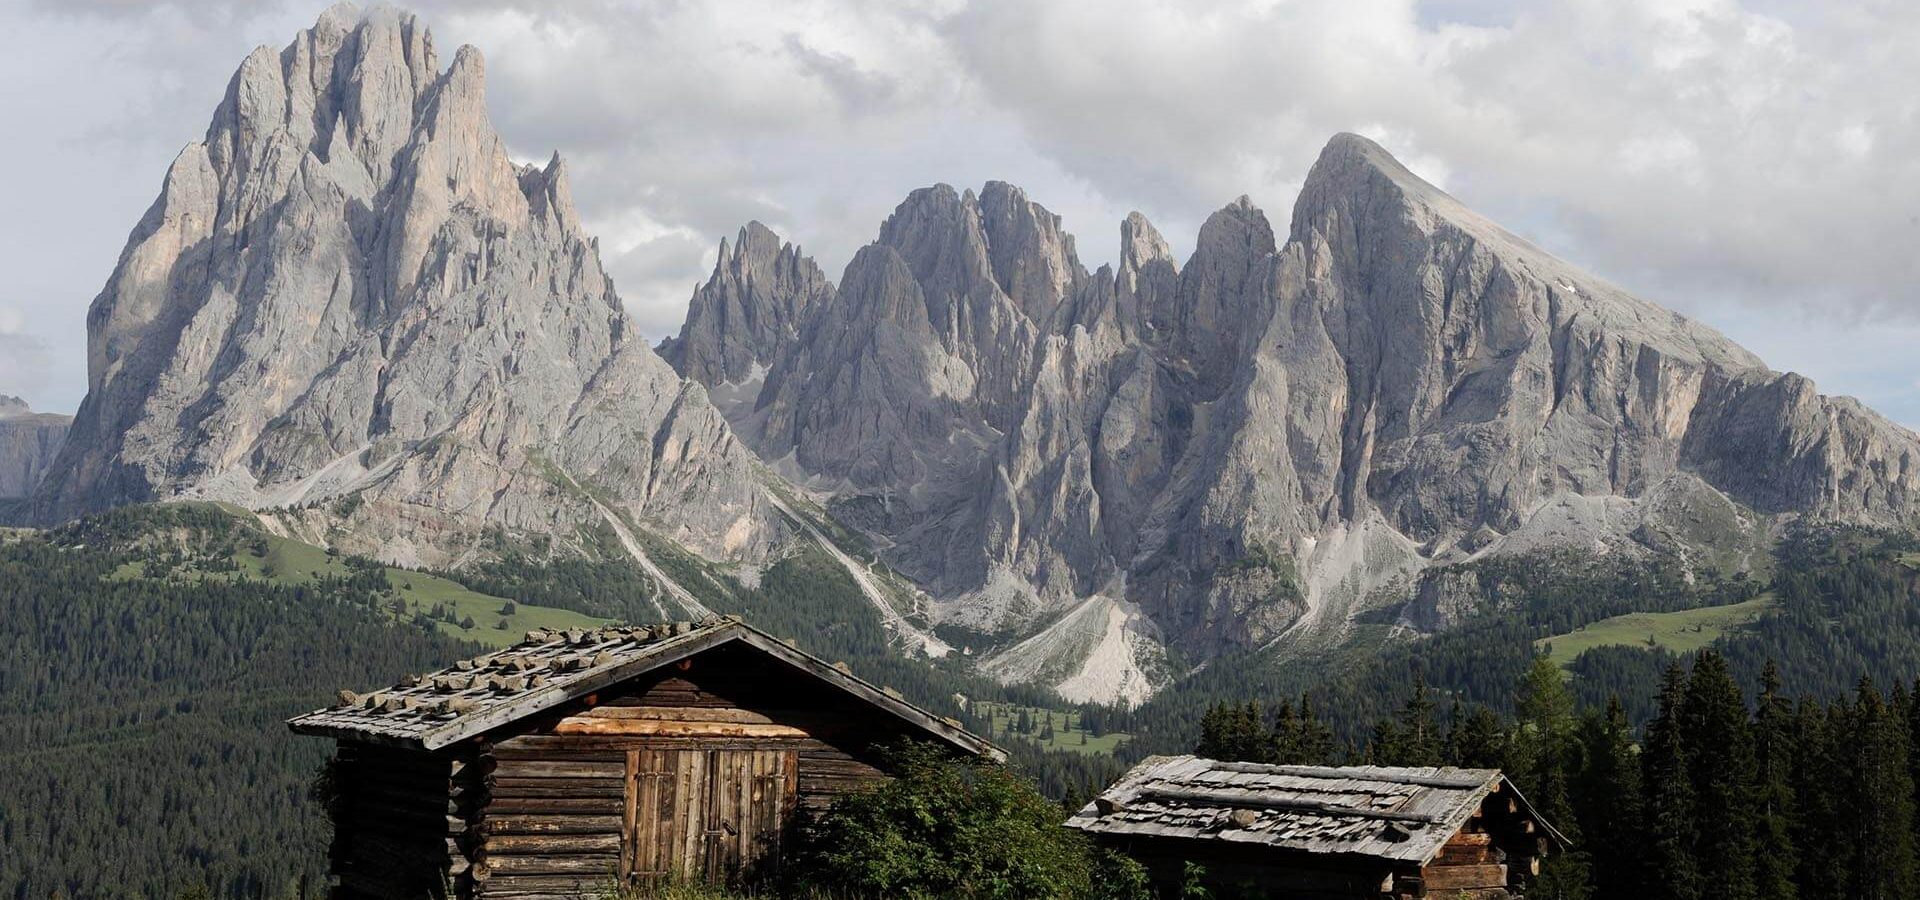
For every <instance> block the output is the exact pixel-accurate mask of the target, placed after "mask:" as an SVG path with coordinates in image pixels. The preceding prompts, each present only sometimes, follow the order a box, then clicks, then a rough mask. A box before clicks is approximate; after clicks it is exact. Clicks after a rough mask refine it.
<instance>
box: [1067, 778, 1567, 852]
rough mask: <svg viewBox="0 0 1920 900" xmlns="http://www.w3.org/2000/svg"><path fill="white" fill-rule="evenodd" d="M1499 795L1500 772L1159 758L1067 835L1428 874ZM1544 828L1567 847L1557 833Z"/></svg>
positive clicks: (1074, 821) (1097, 803)
mask: <svg viewBox="0 0 1920 900" xmlns="http://www.w3.org/2000/svg"><path fill="white" fill-rule="evenodd" d="M1496 789H1501V790H1509V791H1511V790H1513V787H1512V785H1511V784H1509V783H1507V782H1506V778H1505V777H1504V776H1502V775H1501V774H1500V772H1499V770H1497V769H1454V768H1395V767H1387V766H1347V767H1341V768H1332V767H1324V766H1270V765H1261V764H1258V763H1237V762H1220V761H1217V760H1211V759H1202V758H1200V757H1196V756H1151V757H1148V758H1147V759H1146V760H1145V761H1144V762H1142V763H1140V765H1138V766H1136V767H1134V769H1133V771H1131V772H1128V773H1127V774H1126V776H1125V777H1123V778H1121V779H1120V780H1119V781H1118V782H1116V783H1115V784H1114V785H1113V787H1111V788H1108V789H1107V790H1106V791H1105V792H1103V793H1101V794H1100V796H1099V797H1097V798H1095V800H1094V801H1093V802H1092V803H1089V804H1087V805H1086V807H1084V808H1082V809H1081V810H1080V811H1079V812H1078V813H1075V814H1074V816H1073V817H1072V818H1070V819H1068V820H1067V826H1068V827H1070V828H1078V829H1080V830H1082V831H1086V832H1090V833H1094V834H1104V835H1146V836H1157V837H1173V838H1190V839H1197V840H1210V841H1228V842H1233V843H1241V844H1263V845H1267V846H1270V847H1273V848H1275V849H1280V850H1291V851H1301V852H1307V853H1331V854H1348V855H1358V856H1370V857H1376V858H1380V859H1386V860H1392V861H1396V862H1411V863H1415V864H1419V865H1424V864H1426V863H1427V862H1429V861H1431V860H1432V859H1433V857H1434V855H1435V854H1437V853H1439V851H1440V847H1441V845H1443V844H1445V843H1446V842H1447V839H1448V838H1451V837H1452V836H1453V835H1454V834H1455V833H1457V832H1458V831H1459V830H1460V829H1461V827H1463V826H1464V825H1466V822H1467V819H1468V818H1469V817H1471V816H1472V815H1473V813H1474V811H1475V810H1476V809H1479V808H1480V803H1481V801H1482V800H1483V799H1485V798H1486V796H1487V795H1488V794H1489V793H1492V792H1493V791H1494V790H1496ZM1514 796H1516V797H1519V794H1518V792H1517V791H1516V792H1515V794H1514ZM1520 802H1521V803H1522V804H1523V805H1524V804H1525V798H1521V801H1520ZM1527 809H1528V812H1529V814H1532V810H1531V807H1528V808H1527ZM1534 818H1536V819H1538V816H1537V815H1536V816H1534ZM1541 824H1542V825H1543V826H1545V827H1546V830H1547V832H1548V833H1549V834H1551V835H1552V836H1553V837H1554V838H1555V839H1556V840H1560V841H1561V843H1563V844H1564V843H1565V840H1564V839H1563V838H1561V837H1560V835H1559V833H1558V832H1555V831H1553V829H1552V826H1550V825H1546V823H1545V822H1542V823H1541Z"/></svg>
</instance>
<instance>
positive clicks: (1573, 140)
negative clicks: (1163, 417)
mask: <svg viewBox="0 0 1920 900" xmlns="http://www.w3.org/2000/svg"><path fill="white" fill-rule="evenodd" d="M321 8H322V4H321V3H318V2H305V3H278V2H249V0H192V2H190V0H180V2H171V3H167V2H162V3H149V2H142V0H0V82H3V83H5V84H6V85H7V89H6V90H5V91H4V92H0V122H5V123H6V128H7V132H8V133H9V134H11V135H12V138H10V139H9V140H6V141H0V161H4V164H5V168H6V170H7V171H9V172H11V173H12V174H11V175H10V176H8V178H7V179H6V189H5V194H6V196H7V198H8V204H7V210H8V213H9V214H8V215H6V216H0V272H4V273H5V274H4V277H0V394H7V393H11V394H20V395H23V396H25V397H27V398H28V399H29V400H30V401H31V402H32V403H33V405H34V406H35V407H36V408H41V409H47V410H57V411H71V410H72V409H73V408H74V407H75V406H76V405H78V403H79V401H80V398H81V396H82V394H83V393H84V392H85V384H86V371H85V369H86V365H85V354H84V348H85V340H86V334H85V326H84V313H85V310H86V306H87V303H88V302H89V301H90V300H91V299H92V297H93V295H94V294H95V293H96V292H97V291H98V290H99V288H100V286H101V284H102V283H103V282H104V280H105V279H106V276H107V274H108V272H109V271H110V270H111V268H112V266H113V263H114V260H115V258H116V257H117V255H118V254H119V252H120V248H121V245H122V244H123V242H124V241H125V239H126V234H127V231H128V230H129V229H130V228H131V227H132V226H133V224H134V222H135V221H136V220H137V219H138V218H139V216H140V214H141V212H142V211H143V210H145V208H146V207H147V206H148V204H150V203H151V202H152V200H153V197H154V195H155V194H156V193H157V191H158V189H159V185H160V181H161V176H162V174H163V173H164V172H165V169H166V166H167V163H168V162H169V161H170V160H171V159H172V158H173V156H174V154H175V153H177V152H178V151H179V149H180V147H181V146H182V145H183V144H185V143H186V142H188V141H190V140H193V139H196V138H197V137H199V136H200V134H201V133H202V132H203V131H204V130H205V127H206V123H207V119H208V117H209V115H210V114H211V112H212V110H213V107H214V105H215V103H216V102H217V101H218V99H219V97H220V95H221V94H222V92H223V90H224V88H225V85H226V82H227V80H228V77H229V76H230V75H231V74H232V71H233V69H234V68H235V67H237V65H238V64H239V61H240V60H241V58H242V57H244V56H245V55H246V53H247V52H248V50H250V49H251V48H252V47H254V46H255V45H258V44H263V43H264V44H269V45H272V46H274V47H279V46H282V45H284V44H285V43H287V42H288V41H289V40H290V39H291V37H292V35H293V33H294V32H295V31H296V30H298V29H299V28H301V27H304V26H306V25H309V24H311V23H312V21H313V20H314V19H315V18H316V17H317V16H318V14H319V13H320V10H321ZM411 8H413V9H414V10H416V11H417V12H419V13H420V14H422V15H423V16H424V17H425V18H426V20H427V21H428V23H429V25H430V26H431V27H432V29H433V31H434V33H435V37H436V42H437V43H438V45H439V47H440V49H441V54H442V59H451V58H452V50H453V48H454V47H456V46H457V45H459V44H461V43H471V44H474V45H476V46H478V47H480V48H481V49H482V50H483V51H484V52H485V54H486V56H487V61H488V80H489V104H490V107H491V110H492V114H493V118H494V121H495V124H496V125H497V126H498V127H499V129H500V131H501V132H502V134H504V135H505V137H506V140H507V142H508V144H509V146H510V147H511V149H512V151H513V152H514V154H515V155H516V156H518V157H522V158H525V159H528V160H535V159H538V160H544V159H545V158H546V157H547V155H548V154H550V153H551V152H552V151H553V150H555V149H558V150H560V151H561V152H562V153H563V154H564V155H565V156H567V157H568V159H569V160H570V162H571V164H572V165H573V170H574V191H575V197H576V200H577V201H578V204H579V206H580V207H581V211H582V213H583V214H584V216H585V217H586V219H587V220H588V223H589V226H590V228H591V229H592V230H593V231H594V232H595V233H597V234H599V235H600V237H601V240H602V248H603V252H604V253H605V255H606V257H607V262H608V267H609V269H610V270H611V271H612V272H613V274H614V277H615V279H616V281H617V283H618V285H619V288H620V291H621V294H622V296H623V297H624V299H625V302H626V304H627V306H628V308H629V310H631V311H632V312H633V313H634V315H635V316H636V317H637V319H638V320H639V321H640V322H641V324H642V326H643V327H644V328H645V329H646V330H647V331H648V332H649V333H650V334H652V335H654V336H659V335H662V334H665V333H668V332H671V331H674V330H677V328H678V325H679V322H680V318H681V315H682V313H683V311H684V309H685V305H686V301H687V297H688V295H689V294H690V293H691V290H692V287H693V284H694V282H695V281H696V280H697V279H699V278H700V277H701V276H702V275H703V274H705V272H706V271H707V270H708V269H709V268H710V267H711V266H712V264H713V254H714V247H715V244H716V243H717V241H718V240H719V238H720V237H722V236H724V235H730V234H732V233H733V231H734V230H735V229H737V228H738V227H739V226H740V225H741V224H742V223H743V222H745V221H747V220H748V219H753V218H758V219H760V220H762V221H764V222H766V223H768V224H769V225H771V226H773V227H774V228H775V229H776V230H778V231H780V232H781V233H782V234H783V235H785V236H787V237H788V238H789V239H792V240H795V241H797V242H799V243H801V244H802V245H803V246H804V247H806V249H807V250H808V251H809V252H811V253H813V254H814V255H815V256H816V257H818V258H819V259H820V262H821V264H822V265H823V266H825V267H826V268H827V270H828V271H829V272H836V273H837V272H838V271H839V269H840V268H841V267H842V266H843V265H844V264H845V263H846V261H847V260H848V259H849V258H851V256H852V253H853V251H854V250H855V249H856V248H857V247H858V246H860V245H861V244H863V243H865V242H866V241H868V240H870V239H871V238H872V236H873V234H874V233H875V231H876V230H877V228H878V225H879V222H880V220H881V219H882V218H883V217H884V216H885V215H886V213H887V212H888V211H889V210H890V209H892V207H893V205H894V204H895V203H897V202H898V201H899V199H900V198H901V197H902V196H904V195H905V194H906V192H907V191H908V190H910V189H912V188H914V187H917V186H922V185H926V184H930V183H933V182H937V181H945V182H948V183H951V184H955V185H959V186H977V185H979V184H980V183H981V182H983V181H985V180H987V179H991V178H998V179H1003V180H1007V181H1012V182H1014V183H1016V184H1019V185H1022V186H1024V187H1025V188H1027V191H1028V193H1029V195H1030V196H1032V197H1033V198H1034V199H1036V200H1039V201H1040V202H1042V203H1044V204H1046V205H1047V206H1049V207H1051V208H1052V209H1053V210H1054V211H1055V212H1058V213H1060V214H1062V215H1063V216H1064V217H1065V218H1066V225H1067V227H1068V229H1069V230H1071V231H1073V232H1074V233H1076V234H1077V235H1078V237H1079V248H1080V253H1081V256H1082V259H1083V260H1084V261H1086V262H1088V263H1089V264H1090V265H1097V264H1099V263H1100V262H1104V261H1111V260H1112V259H1113V258H1114V257H1115V255H1116V252H1117V249H1118V241H1119V221H1120V219H1121V218H1122V217H1123V216H1125V214H1126V213H1127V212H1128V211H1129V210H1135V209H1137V210H1140V211H1141V212H1144V213H1146V214H1147V216H1148V217H1149V218H1150V219H1152V220H1153V221H1154V222H1155V223H1156V224H1157V225H1159V226H1160V228H1161V229H1162V230H1163V231H1164V232H1165V233H1166V234H1167V236H1168V238H1169V239H1171V240H1172V241H1173V243H1174V246H1175V249H1176V251H1177V252H1180V253H1182V254H1183V255H1184V253H1186V252H1188V251H1189V250H1190V249H1191V246H1192V239H1193V234H1194V232H1195V230H1196V229H1197V228H1198V226H1199V223H1200V221H1201V220H1203V219H1204V218H1205V217H1206V215H1207V213H1208V212H1209V211H1211V210H1213V209H1215V208H1218V207H1219V206H1221V205H1223V204H1224V203H1226V202H1227V201H1229V200H1231V199H1232V198H1234V197H1236V196H1238V195H1240V194H1243V193H1244V194H1248V195H1250V196H1251V197H1252V198H1253V200H1254V202H1255V203H1257V204H1259V205H1260V206H1262V207H1264V208H1265V209H1266V210H1267V212H1268V215H1269V216H1270V217H1272V218H1273V219H1275V220H1276V222H1279V223H1282V227H1284V222H1285V220H1286V218H1287V214H1288V210H1289V209H1290V208H1291V206H1292V203H1293V198H1294V195H1295V193H1296V192H1297V191H1298V189H1299V185H1300V181H1301V179H1302V178H1303V177H1304V176H1305V174H1306V170H1307V167H1308V165H1309V164H1310V163H1311V162H1312V160H1313V158H1314V156H1315V154H1316V153H1317V152H1318V150H1319V149H1320V147H1321V145H1322V144H1323V143H1324V142H1325V141H1326V138H1327V137H1328V136H1329V135H1331V134H1333V133H1335V132H1338V131H1358V132H1360V133H1363V134H1366V135H1369V136H1371V137H1373V138H1375V139H1376V140H1379V141H1380V142H1381V143H1383V144H1384V145H1386V147H1387V148H1388V149H1389V150H1391V151H1393V152H1394V153H1395V154H1396V155H1398V156H1399V157H1400V158H1401V159H1402V160H1403V161H1405V162H1406V163H1408V164H1409V166H1410V167H1412V168H1413V169H1414V170H1415V171H1417V172H1419V173H1421V174H1422V175H1424V176H1426V177H1427V178H1428V179H1430V180H1432V181H1434V182H1436V183H1438V184H1440V185H1441V186H1442V187H1445V188H1446V189H1447V190H1449V191H1451V192H1452V193H1454V194H1455V195H1456V196H1458V197H1460V198H1461V199H1463V200H1464V201H1466V202H1467V203H1468V204H1469V205H1471V206H1474V207H1476V208H1478V209H1480V210H1481V211H1482V212H1484V213H1487V214H1488V215H1490V216H1492V217H1493V218H1495V219H1497V220H1499V221H1501V222H1503V223H1505V224H1507V225H1508V226H1509V227H1511V228H1512V229H1513V230H1515V231H1518V232H1520V233H1522V234H1525V235H1527V236H1529V237H1531V238H1532V239H1534V240H1535V241H1536V242H1537V243H1539V244H1541V245H1543V246H1545V247H1546V248H1548V249H1549V250H1552V251H1554V252H1556V253H1558V254H1560V255H1562V256H1564V257H1566V258H1568V259H1571V260H1573V261H1575V262H1577V263H1579V264H1581V265H1584V266H1586V267H1587V268H1589V269H1592V270H1594V271H1596V272H1598V273H1599V274H1601V275H1604V276H1606V277H1608V278H1610V279H1612V280H1613V281H1616V282H1618V283H1621V284H1623V285H1625V286H1627V287H1629V288H1631V289H1633V290H1634V291H1635V292H1637V293H1639V294H1641V295H1642V296H1645V297H1647V298H1649V299H1652V300H1655V301H1658V302H1661V303H1664V304H1667V305H1669V306H1671V307H1674V308H1676V309H1679V310H1681V311H1683V312H1686V313H1689V314H1691V315H1694V316H1696V317H1698V318H1700V319H1703V320H1705V321H1707V322H1709V323H1711V324H1713V325H1715V326H1717V327H1719V328H1720V329H1721V330H1723V331H1725V332H1727V333H1728V334H1730V335H1732V336H1733V337H1734V338H1735V339H1736V340H1739V341H1741V342H1742V343H1745V344H1746V345H1747V346H1749V347H1751V348H1752V349H1754V350H1755V351H1757V352H1759V353H1760V355H1761V356H1763V357H1764V358H1766V359H1767V360H1768V361H1769V362H1770V363H1772V364H1773V365H1774V366H1775V367H1776V368H1783V369H1793V370H1796V371H1799V372H1803V373H1805V374H1807V375H1810V376H1811V377H1813V378H1814V379H1815V380H1816V381H1818V382H1819V383H1820V385H1821V387H1822V389H1823V390H1826V391H1828V392H1833V393H1844V394H1852V395H1855V396H1858V397H1860V398H1862V399H1863V400H1865V401H1867V402H1868V403H1869V404H1871V405H1873V406H1875V407H1877V408H1879V409H1881V410H1882V411H1884V412H1886V413H1888V414H1889V415H1891V416H1893V417H1894V418H1895V419H1897V420H1899V421H1901V422H1903V423H1905V424H1907V425H1908V426H1910V427H1912V426H1920V296H1916V289H1915V286H1916V285H1917V284H1920V114H1917V109H1920V91H1917V90H1916V89H1915V86H1916V85H1920V55H1917V54H1916V53H1914V52H1913V48H1914V47H1916V46H1920V4H1913V3H1909V2H1905V0H1847V2H1820V3H1815V2H1789V0H1745V2H1738V0H1569V2H1564V3H1526V2H1513V0H1432V2H1420V0H1277V2H1275V0H1267V2H1218V3H1199V2H1187V3H1172V2H1148V0H1088V2H1051V3H1030V2H1026V0H1006V2H994V0H983V2H968V0H911V2H900V0H884V2H882V0H875V2H866V0H838V2H794V0H775V2H766V3H757V2H744V0H742V2H692V0H652V2H647V0H633V2H614V0H567V2H564V3H561V2H552V3H535V2H513V0H485V2H466V3H455V2H451V0H420V2H417V3H414V4H412V5H411Z"/></svg>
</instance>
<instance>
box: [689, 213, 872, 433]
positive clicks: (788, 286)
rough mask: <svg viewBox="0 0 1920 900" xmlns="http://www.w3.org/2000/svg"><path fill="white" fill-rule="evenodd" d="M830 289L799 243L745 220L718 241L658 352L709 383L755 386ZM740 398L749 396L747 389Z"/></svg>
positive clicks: (692, 377) (824, 276)
mask: <svg viewBox="0 0 1920 900" xmlns="http://www.w3.org/2000/svg"><path fill="white" fill-rule="evenodd" d="M833 290H834V288H833V283H832V282H830V281H828V280H827V277H826V274H825V273H824V272H822V271H821V270H820V267H819V266H818V265H816V264H815V263H814V261H813V260H812V258H810V257H808V256H806V255H804V254H803V253H802V252H801V250H800V248H799V247H796V246H794V245H793V244H790V243H787V242H786V241H784V240H782V239H781V238H780V236H779V235H778V234H775V233H774V231H773V229H771V228H768V227H767V226H765V225H763V224H761V223H759V222H757V221H755V222H748V223H747V224H746V225H745V226H743V227H742V228H741V229H740V232H739V234H738V235H737V236H736V237H735V238H734V241H733V243H732V245H731V246H729V245H728V243H727V240H726V239H725V238H722V239H721V240H720V249H719V253H718V254H716V256H715V260H714V265H713V274H712V275H710V276H708V278H707V280H706V282H705V283H703V284H701V285H700V286H699V287H698V288H696V289H695V290H694V293H693V299H692V300H691V301H690V302H689V303H688V305H687V318H686V321H685V322H684V323H682V324H681V326H680V334H679V335H678V336H677V337H672V338H668V339H667V340H665V341H662V342H661V344H660V355H661V356H662V357H663V358H665V359H666V361H667V362H668V363H669V364H671V365H672V366H673V367H674V369H675V370H676V371H678V372H679V373H680V374H681V375H683V376H685V377H688V378H691V379H693V380H695V381H698V382H700V383H702V384H705V385H707V386H709V387H713V388H717V387H718V386H720V385H723V384H727V385H736V386H741V385H748V384H749V383H754V384H756V385H757V382H758V379H759V378H760V377H761V376H762V375H764V374H765V372H766V370H767V368H768V367H769V366H771V365H772V363H773V360H774V357H775V356H776V355H777V354H778V353H779V352H780V351H781V350H782V349H784V348H786V347H787V346H789V345H790V344H792V343H793V342H794V340H795V339H796V337H797V335H798V334H799V331H800V329H801V328H802V327H804V325H805V323H806V321H807V318H808V316H809V315H810V314H811V313H812V311H813V310H814V309H815V308H817V307H818V306H819V304H820V303H821V302H822V301H823V300H824V299H825V298H827V297H829V296H831V295H832V294H833ZM739 399H741V400H750V399H751V394H750V392H749V393H748V394H746V395H745V396H743V397H741V398H739Z"/></svg>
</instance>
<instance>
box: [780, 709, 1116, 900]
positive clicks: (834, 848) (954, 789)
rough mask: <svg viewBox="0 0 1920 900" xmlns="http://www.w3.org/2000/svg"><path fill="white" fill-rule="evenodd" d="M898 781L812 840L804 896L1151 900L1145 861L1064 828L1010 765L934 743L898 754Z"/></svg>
mask: <svg viewBox="0 0 1920 900" xmlns="http://www.w3.org/2000/svg"><path fill="white" fill-rule="evenodd" d="M891 753H892V756H893V764H894V772H895V777H894V778H893V780H891V781H889V782H887V783H886V784H885V785H883V786H881V787H879V788H877V789H875V790H873V791H871V792H869V793H865V794H858V795H854V796H849V797H844V798H842V799H840V800H839V801H837V802H835V803H834V805H833V806H832V807H831V808H830V809H829V810H828V811H827V812H826V813H824V814H822V815H821V816H820V817H819V818H818V819H817V820H815V821H813V822H811V823H808V825H807V826H806V827H804V828H803V830H802V841H801V848H800V851H799V853H798V855H797V857H796V859H795V861H794V867H793V871H794V872H795V881H796V882H797V883H796V885H795V887H796V888H797V889H798V890H799V892H800V894H801V895H802V896H806V895H809V894H824V895H829V896H840V897H844V896H854V897H904V898H932V897H960V898H979V900H1042V898H1057V900H1147V898H1150V897H1151V896H1152V895H1151V894H1150V893H1149V891H1148V889H1147V881H1146V872H1145V870H1144V869H1142V868H1141V867H1140V865H1139V864H1138V863H1135V862H1134V861H1132V860H1130V859H1126V858H1125V857H1120V856H1116V855H1114V854H1110V853H1108V852H1106V851H1103V850H1100V849H1099V848H1097V847H1095V846H1094V845H1093V843H1092V842H1090V841H1088V840H1087V839H1086V838H1085V837H1084V836H1082V835H1079V834H1077V833H1074V832H1071V831H1068V830H1067V829H1065V828H1062V827H1060V822H1061V820H1062V818H1063V816H1064V815H1065V813H1064V811H1063V810H1062V809H1061V808H1060V807H1059V806H1058V805H1056V804H1054V803H1052V802H1050V801H1048V800H1047V799H1046V798H1045V797H1042V796H1041V795H1040V793H1039V792H1038V791H1036V790H1035V789H1034V787H1033V785H1031V784H1030V783H1028V782H1027V781H1026V780H1025V779H1023V778H1021V777H1020V776H1019V775H1017V774H1015V773H1014V772H1013V771H1011V770H1010V769H1008V768H1007V767H1005V766H1002V765H997V764H994V763H989V762H985V761H982V760H977V759H964V760H962V759H955V758H953V756H952V755H951V754H947V753H943V752H941V751H940V750H938V749H936V748H932V747H928V746H925V745H918V744H915V745H907V746H901V747H896V748H894V749H893V750H892V751H891Z"/></svg>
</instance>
